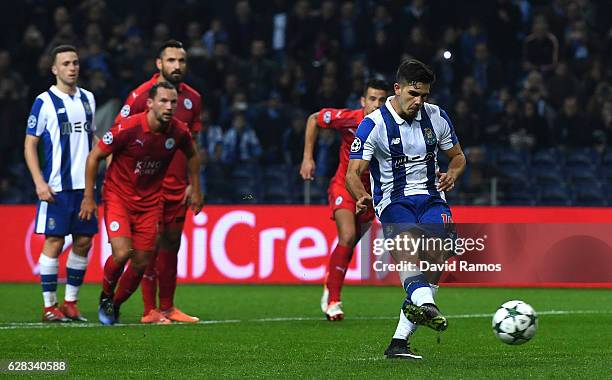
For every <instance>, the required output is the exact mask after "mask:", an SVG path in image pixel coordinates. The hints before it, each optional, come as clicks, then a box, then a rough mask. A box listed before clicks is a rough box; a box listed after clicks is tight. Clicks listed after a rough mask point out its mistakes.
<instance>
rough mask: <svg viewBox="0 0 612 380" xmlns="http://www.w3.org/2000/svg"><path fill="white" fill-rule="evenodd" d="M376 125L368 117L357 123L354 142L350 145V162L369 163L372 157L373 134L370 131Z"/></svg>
mask: <svg viewBox="0 0 612 380" xmlns="http://www.w3.org/2000/svg"><path fill="white" fill-rule="evenodd" d="M375 126H376V123H375V122H374V120H372V119H371V118H369V117H366V118H365V119H363V120H362V121H361V123H359V127H358V128H357V133H356V135H355V140H353V143H352V144H351V154H350V159H351V160H366V161H370V160H371V159H372V156H373V155H374V147H375V142H374V134H372V131H373V130H374V127H375Z"/></svg>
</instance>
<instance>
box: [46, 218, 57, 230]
mask: <svg viewBox="0 0 612 380" xmlns="http://www.w3.org/2000/svg"><path fill="white" fill-rule="evenodd" d="M47 227H48V228H49V230H51V231H53V230H54V229H55V219H54V218H49V221H48V225H47Z"/></svg>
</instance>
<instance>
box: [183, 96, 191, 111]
mask: <svg viewBox="0 0 612 380" xmlns="http://www.w3.org/2000/svg"><path fill="white" fill-rule="evenodd" d="M183 105H184V106H185V108H187V109H188V110H190V109H191V107H193V103H192V102H191V99H189V98H185V100H183Z"/></svg>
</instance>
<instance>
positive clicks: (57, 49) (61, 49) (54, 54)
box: [49, 45, 77, 63]
mask: <svg viewBox="0 0 612 380" xmlns="http://www.w3.org/2000/svg"><path fill="white" fill-rule="evenodd" d="M67 51H71V52H74V53H76V52H77V49H76V48H75V47H74V46H72V45H58V46H56V47H54V48H53V50H51V53H49V55H50V56H51V63H55V58H57V55H58V54H59V53H65V52H67Z"/></svg>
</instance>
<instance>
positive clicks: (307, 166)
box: [300, 159, 317, 181]
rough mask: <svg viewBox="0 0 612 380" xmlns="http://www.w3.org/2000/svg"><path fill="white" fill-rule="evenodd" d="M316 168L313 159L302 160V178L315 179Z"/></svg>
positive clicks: (306, 179)
mask: <svg viewBox="0 0 612 380" xmlns="http://www.w3.org/2000/svg"><path fill="white" fill-rule="evenodd" d="M316 168H317V165H316V164H315V162H314V160H313V159H310V160H307V159H304V160H303V161H302V165H301V166H300V175H301V176H302V179H303V180H305V181H312V180H313V179H314V174H315V169H316Z"/></svg>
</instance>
